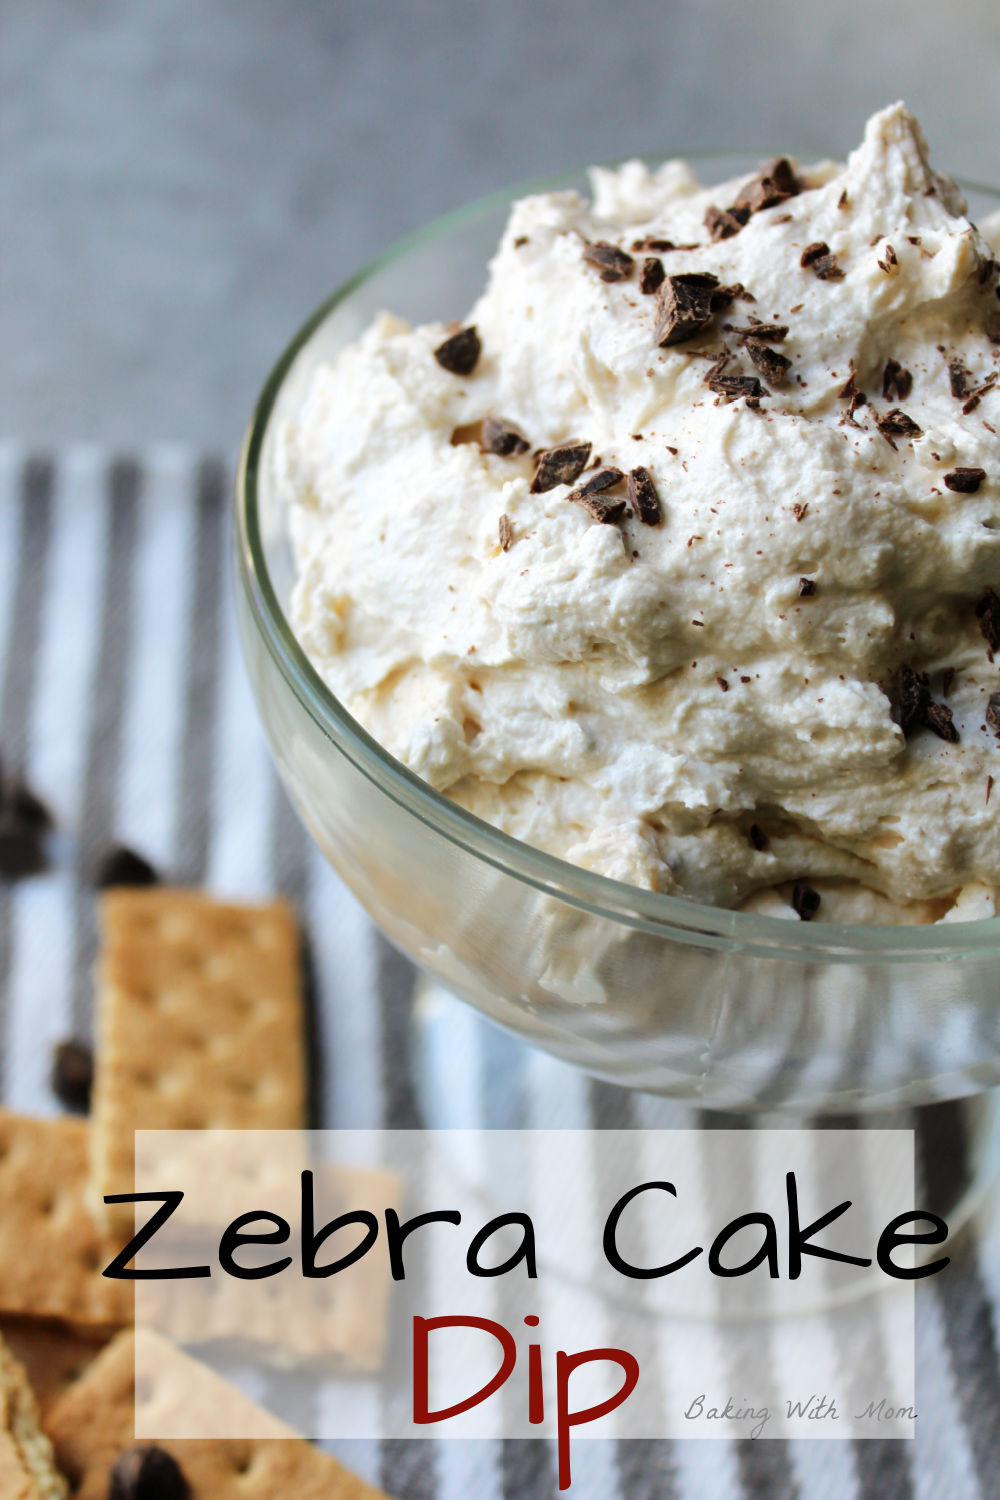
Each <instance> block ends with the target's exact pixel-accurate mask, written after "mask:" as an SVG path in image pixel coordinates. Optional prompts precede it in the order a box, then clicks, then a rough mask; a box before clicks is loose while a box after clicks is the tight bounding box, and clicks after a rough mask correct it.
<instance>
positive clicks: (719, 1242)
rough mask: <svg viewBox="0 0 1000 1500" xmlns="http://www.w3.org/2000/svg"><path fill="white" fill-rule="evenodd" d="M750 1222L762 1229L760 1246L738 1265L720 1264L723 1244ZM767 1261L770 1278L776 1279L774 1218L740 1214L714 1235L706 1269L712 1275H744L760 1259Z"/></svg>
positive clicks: (752, 1269)
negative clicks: (762, 1234)
mask: <svg viewBox="0 0 1000 1500" xmlns="http://www.w3.org/2000/svg"><path fill="white" fill-rule="evenodd" d="M750 1224H759V1225H760V1226H761V1228H762V1229H763V1231H764V1238H763V1240H762V1241H761V1243H760V1248H759V1249H758V1250H756V1251H755V1252H754V1254H753V1255H751V1257H750V1259H749V1260H747V1261H744V1262H743V1263H742V1264H741V1265H738V1266H724V1265H723V1264H722V1250H723V1246H725V1245H728V1243H729V1241H730V1240H731V1239H732V1238H733V1236H734V1235H737V1234H739V1232H740V1230H741V1229H746V1228H747V1227H748V1225H750ZM765 1260H766V1261H767V1268H768V1274H769V1275H770V1276H771V1278H772V1280H777V1278H778V1275H779V1271H778V1234H777V1230H776V1229H775V1227H774V1220H773V1219H772V1218H771V1215H770V1214H741V1215H740V1217H739V1218H738V1219H733V1221H732V1222H731V1223H730V1224H727V1225H726V1227H725V1229H723V1230H720V1232H719V1233H718V1234H717V1235H716V1236H715V1239H714V1240H713V1241H712V1248H711V1249H710V1250H709V1252H708V1269H709V1270H710V1271H711V1273H712V1275H713V1276H746V1275H747V1274H748V1273H749V1272H750V1271H754V1270H756V1268H757V1267H758V1266H759V1265H760V1264H761V1262H762V1261H765Z"/></svg>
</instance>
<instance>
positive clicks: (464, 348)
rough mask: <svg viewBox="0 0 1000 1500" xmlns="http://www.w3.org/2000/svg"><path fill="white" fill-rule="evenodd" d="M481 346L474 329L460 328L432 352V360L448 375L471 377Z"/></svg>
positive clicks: (477, 361)
mask: <svg viewBox="0 0 1000 1500" xmlns="http://www.w3.org/2000/svg"><path fill="white" fill-rule="evenodd" d="M482 348H483V346H482V344H481V343H480V341H479V334H478V333H477V332H476V329H475V327H470V328H462V329H460V330H459V332H458V333H453V334H452V336H451V338H448V339H445V341H444V343H443V344H439V345H438V346H437V348H436V349H435V350H434V358H435V359H436V360H437V362H438V364H439V365H440V366H441V368H442V370H447V371H448V373H449V374H450V375H471V374H472V372H473V370H474V369H475V368H476V365H477V364H478V363H479V356H480V354H481V353H482Z"/></svg>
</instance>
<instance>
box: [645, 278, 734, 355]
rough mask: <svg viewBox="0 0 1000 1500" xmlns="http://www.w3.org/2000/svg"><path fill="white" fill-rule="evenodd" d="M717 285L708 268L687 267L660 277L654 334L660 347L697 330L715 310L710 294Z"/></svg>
mask: <svg viewBox="0 0 1000 1500" xmlns="http://www.w3.org/2000/svg"><path fill="white" fill-rule="evenodd" d="M718 286H719V278H718V277H717V276H713V275H711V273H710V272H696V271H688V272H683V273H682V274H681V275H679V276H667V277H665V278H664V281H663V285H662V286H661V287H660V290H659V293H658V297H657V308H658V317H657V321H656V332H655V334H654V338H655V340H656V343H657V344H658V345H659V347H660V348H661V349H666V348H669V347H670V345H672V344H682V343H684V342H685V340H687V339H693V338H695V337H696V335H697V334H699V333H701V331H702V329H703V328H704V327H705V326H706V324H707V323H708V322H709V321H710V319H711V317H712V314H713V312H714V311H715V306H716V304H714V303H713V300H712V294H713V293H714V292H715V291H716V290H717V289H718Z"/></svg>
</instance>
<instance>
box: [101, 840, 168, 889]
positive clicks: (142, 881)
mask: <svg viewBox="0 0 1000 1500" xmlns="http://www.w3.org/2000/svg"><path fill="white" fill-rule="evenodd" d="M159 879H160V877H159V875H158V874H157V873H156V871H155V869H154V868H153V866H152V865H151V864H150V863H149V860H148V859H143V857H142V855H141V854H137V853H136V852H135V850H134V849H129V848H127V847H126V846H125V845H124V844H114V845H113V846H112V847H111V848H110V849H108V850H107V851H106V853H104V854H102V855H101V858H100V859H99V860H98V861H97V864H96V866H95V867H94V884H95V885H96V886H97V887H98V889H99V890H103V889H105V888H106V887H107V886H113V885H157V884H158V883H159Z"/></svg>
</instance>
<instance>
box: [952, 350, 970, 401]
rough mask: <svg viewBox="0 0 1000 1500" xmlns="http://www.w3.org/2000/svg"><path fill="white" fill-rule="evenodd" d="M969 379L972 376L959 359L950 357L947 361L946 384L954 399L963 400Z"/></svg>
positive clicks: (967, 389)
mask: <svg viewBox="0 0 1000 1500" xmlns="http://www.w3.org/2000/svg"><path fill="white" fill-rule="evenodd" d="M971 379H972V376H971V375H970V373H969V371H968V370H967V369H966V368H965V366H964V365H963V363H962V361H961V360H960V359H950V360H949V361H948V384H949V386H950V387H951V394H952V395H953V396H954V397H955V400H956V401H964V400H965V398H966V396H967V395H968V394H969V390H970V386H969V382H970V380H971Z"/></svg>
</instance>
